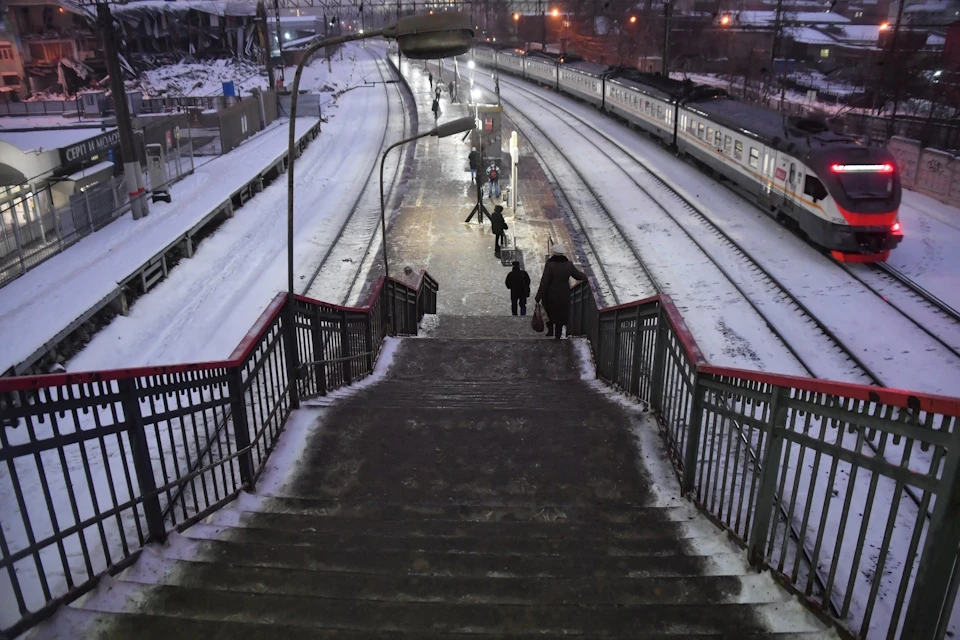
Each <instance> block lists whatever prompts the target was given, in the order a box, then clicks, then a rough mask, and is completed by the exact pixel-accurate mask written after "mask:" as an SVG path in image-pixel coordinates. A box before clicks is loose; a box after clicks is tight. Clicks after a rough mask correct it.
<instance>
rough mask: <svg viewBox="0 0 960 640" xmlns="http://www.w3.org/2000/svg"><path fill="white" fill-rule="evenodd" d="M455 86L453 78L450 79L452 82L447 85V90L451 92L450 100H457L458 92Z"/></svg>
mask: <svg viewBox="0 0 960 640" xmlns="http://www.w3.org/2000/svg"><path fill="white" fill-rule="evenodd" d="M454 89H455V87H454V86H453V80H451V81H450V84H449V85H447V92H448V93H449V94H450V102H454V103H455V102H457V94H456V92H455V91H454Z"/></svg>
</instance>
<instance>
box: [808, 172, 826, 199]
mask: <svg viewBox="0 0 960 640" xmlns="http://www.w3.org/2000/svg"><path fill="white" fill-rule="evenodd" d="M803 192H804V193H805V194H807V195H808V196H810V197H811V198H813V201H814V202H816V201H817V200H823V199H824V198H826V197H827V190H826V188H825V187H824V186H823V183H822V182H820V178H817V177H816V176H807V179H806V180H805V181H804V183H803Z"/></svg>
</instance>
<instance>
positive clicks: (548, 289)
mask: <svg viewBox="0 0 960 640" xmlns="http://www.w3.org/2000/svg"><path fill="white" fill-rule="evenodd" d="M570 278H573V279H575V280H586V279H587V276H586V275H584V273H583V272H582V271H580V270H578V269H577V268H576V267H575V266H573V263H572V262H570V261H569V260H568V259H567V256H566V250H565V249H564V248H563V245H560V244H555V245H553V248H552V249H551V251H550V257H549V258H548V259H547V262H546V264H544V265H543V276H542V277H541V278H540V288H539V289H537V296H536V298H535V299H536V301H537V302H543V308H544V310H545V311H546V312H547V321H546V326H547V337H548V338H549V337H551V336H553V337H554V338H555V339H557V340H559V339H560V336H561V334H562V333H563V327H564V325H566V324H567V323H568V322H569V321H570ZM569 333H570V329H569V327H568V328H567V335H568V337H569Z"/></svg>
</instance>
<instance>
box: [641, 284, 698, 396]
mask: <svg viewBox="0 0 960 640" xmlns="http://www.w3.org/2000/svg"><path fill="white" fill-rule="evenodd" d="M656 332H657V337H656V340H655V341H654V345H653V374H652V376H653V379H652V380H651V382H650V405H651V406H652V407H653V408H654V409H656V410H657V411H660V412H662V411H663V376H664V375H665V373H666V361H667V314H666V313H664V311H663V303H662V302H660V301H659V300H658V301H657V328H656ZM692 364H693V363H691V365H692ZM694 388H696V387H694Z"/></svg>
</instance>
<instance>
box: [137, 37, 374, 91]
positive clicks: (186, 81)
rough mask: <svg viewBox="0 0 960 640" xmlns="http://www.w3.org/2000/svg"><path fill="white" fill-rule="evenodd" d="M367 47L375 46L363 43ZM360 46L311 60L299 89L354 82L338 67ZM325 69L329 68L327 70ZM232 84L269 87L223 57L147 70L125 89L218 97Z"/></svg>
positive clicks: (254, 71)
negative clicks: (328, 57) (329, 59)
mask: <svg viewBox="0 0 960 640" xmlns="http://www.w3.org/2000/svg"><path fill="white" fill-rule="evenodd" d="M366 46H367V47H375V46H377V45H372V44H367V45H366ZM364 48H365V47H364V46H363V45H362V44H354V43H348V44H346V45H344V47H343V51H342V54H341V53H339V52H338V53H336V54H334V56H333V58H332V60H331V63H330V65H328V64H327V60H326V58H320V59H317V60H314V61H313V62H311V63H310V65H309V66H307V67H305V68H304V71H303V75H302V77H301V79H300V88H301V89H309V90H310V91H316V92H320V93H334V92H335V91H338V90H340V89H345V88H347V87H349V86H352V85H353V84H355V83H356V77H355V76H345V75H343V74H342V73H340V71H339V69H342V68H343V67H342V65H343V63H345V62H349V61H350V59H351V58H356V57H357V56H358V55H363V51H364ZM328 66H329V68H328ZM295 71H296V67H285V68H284V70H283V79H284V83H285V86H287V87H292V86H293V76H294V72H295ZM370 72H373V74H374V75H376V70H373V69H366V70H363V69H360V70H358V73H360V74H362V73H370ZM229 81H232V82H233V83H234V85H235V87H236V89H237V90H238V91H239V92H240V93H241V94H249V93H250V90H251V89H254V88H260V89H266V88H267V87H268V86H269V82H268V80H267V73H266V71H265V70H264V69H263V68H262V67H260V66H258V65H255V64H251V63H250V62H247V61H244V60H236V59H234V58H227V59H222V60H214V61H212V62H178V63H176V64H170V65H164V66H162V67H157V68H156V69H150V70H148V71H145V72H143V73H142V74H141V77H140V78H139V79H138V80H135V81H130V82H127V88H128V89H139V90H141V91H143V95H144V97H146V98H160V97H164V96H197V97H199V96H222V95H223V83H224V82H229Z"/></svg>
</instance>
